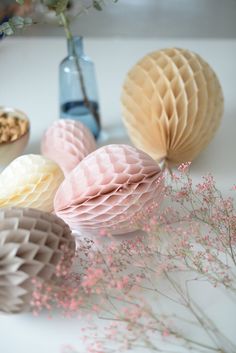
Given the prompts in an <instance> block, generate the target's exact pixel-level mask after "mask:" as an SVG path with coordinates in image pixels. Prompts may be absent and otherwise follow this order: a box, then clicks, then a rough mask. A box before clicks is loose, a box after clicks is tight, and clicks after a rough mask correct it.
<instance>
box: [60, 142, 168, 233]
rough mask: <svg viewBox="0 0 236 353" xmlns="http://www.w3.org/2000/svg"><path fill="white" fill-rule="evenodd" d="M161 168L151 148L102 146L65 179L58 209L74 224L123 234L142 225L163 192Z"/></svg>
mask: <svg viewBox="0 0 236 353" xmlns="http://www.w3.org/2000/svg"><path fill="white" fill-rule="evenodd" d="M161 176H162V173H161V170H160V168H159V166H158V164H157V163H156V162H155V161H154V160H153V159H152V158H151V157H150V156H148V155H147V154H146V153H144V152H142V151H139V150H137V149H136V148H135V147H131V146H127V145H108V146H104V147H101V148H99V149H98V150H96V151H95V152H93V153H91V154H90V155H89V156H87V157H85V159H83V160H82V162H81V163H80V164H79V165H78V166H77V167H76V168H75V169H74V170H73V171H72V172H71V173H70V174H69V175H68V176H67V177H66V178H65V180H64V182H63V183H62V184H61V186H60V188H59V189H58V191H57V193H56V196H55V201H54V205H55V212H56V214H57V215H58V216H60V217H61V218H62V219H64V221H65V222H67V223H68V224H69V225H70V226H71V228H72V229H75V230H83V231H85V230H87V231H93V230H94V231H96V232H97V231H98V230H99V229H105V230H107V231H109V232H110V233H111V234H121V233H125V232H129V231H133V230H136V229H138V228H139V225H140V223H139V222H140V221H141V220H142V219H140V218H142V217H143V214H145V217H147V214H146V213H145V212H146V211H147V210H148V209H150V208H151V207H153V206H154V205H155V206H156V205H159V203H160V202H161V199H162V196H163V180H162V177H161Z"/></svg>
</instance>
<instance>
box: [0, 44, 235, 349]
mask: <svg viewBox="0 0 236 353" xmlns="http://www.w3.org/2000/svg"><path fill="white" fill-rule="evenodd" d="M169 46H177V47H183V48H188V49H191V50H194V51H196V52H198V53H199V54H200V55H201V56H202V57H203V58H205V60H207V61H208V62H209V63H210V64H211V66H212V67H213V68H214V70H215V71H216V73H217V74H218V77H219V79H220V81H221V84H222V88H223V91H224V96H225V114H224V118H223V121H222V124H221V127H220V129H219V131H218V132H217V135H216V137H215V138H214V140H213V141H212V142H211V143H210V144H209V146H208V147H207V149H206V150H205V151H204V152H203V153H202V154H201V156H200V157H199V158H197V159H196V161H195V162H194V163H193V165H192V175H193V177H194V178H195V179H196V180H197V179H199V178H200V176H201V175H203V174H204V173H206V172H212V173H213V174H214V176H215V177H216V180H217V183H218V186H219V187H220V189H221V190H222V191H223V192H224V193H225V194H226V193H228V190H229V189H230V188H231V186H232V185H233V184H236V138H235V134H236V89H235V83H236V69H235V57H236V40H220V41H219V40H184V39H181V40H180V39H178V40H176V39H174V40H171V39H168V40H157V39H156V40H155V39H152V40H146V39H145V40H137V39H135V40H133V39H126V40H123V39H122V40H120V39H96V40H95V39H94V40H93V39H88V40H86V42H85V50H86V52H87V54H88V55H90V56H91V57H92V58H93V60H94V62H95V63H96V70H97V79H98V86H99V93H100V102H101V111H102V119H103V120H102V121H103V125H104V127H105V129H108V130H109V129H110V130H111V131H112V135H111V136H112V137H111V138H110V139H108V140H107V141H106V142H125V141H128V139H127V137H126V134H125V131H124V129H123V127H122V125H121V114H120V103H119V97H120V92H121V85H122V82H123V80H124V76H125V74H126V72H127V71H128V69H129V68H130V67H131V66H132V65H133V64H134V63H135V62H136V61H137V60H138V59H139V58H141V57H142V56H143V55H145V54H146V53H148V52H150V51H153V50H156V49H160V48H163V47H169ZM65 54H66V45H65V41H64V39H62V38H27V39H24V38H20V39H19V38H17V39H16V38H11V39H8V40H4V41H2V42H0V77H1V84H0V105H5V106H11V107H16V108H18V109H21V110H23V111H25V112H26V113H27V114H28V116H29V118H30V120H31V139H30V144H29V147H28V148H27V152H32V153H38V152H39V141H40V137H41V135H42V133H43V131H44V130H45V128H46V127H47V126H48V125H50V124H51V123H52V121H53V120H55V119H57V118H58V117H59V116H58V111H59V109H58V65H59V62H60V60H61V59H62V58H63V57H64V56H65ZM205 305H206V307H210V308H211V310H212V311H213V312H214V309H216V308H217V310H218V303H217V299H216V298H215V300H214V298H212V297H211V296H210V295H209V298H208V296H207V293H206V295H205ZM231 310H232V308H230V307H225V308H224V310H221V314H220V315H221V325H223V326H224V325H229V323H227V316H228V315H227V312H230V311H231ZM235 317H236V315H235ZM101 324H102V323H101ZM232 325H233V326H232ZM82 326H83V323H82V322H80V321H79V320H76V319H75V320H71V319H63V318H61V317H58V316H56V318H54V319H52V320H48V319H47V316H45V315H43V316H40V317H39V318H34V317H33V316H32V315H31V314H20V315H16V316H4V315H3V316H0V352H1V353H59V352H61V348H62V346H63V345H64V344H72V345H74V346H75V347H77V348H78V352H80V353H84V352H85V349H84V348H83V346H82V343H81V332H80V328H81V327H82ZM234 327H236V322H234V323H233V322H231V324H230V327H229V330H231V331H232V332H231V334H232V335H233V333H234ZM183 352H184V351H183ZM181 353H182V352H181Z"/></svg>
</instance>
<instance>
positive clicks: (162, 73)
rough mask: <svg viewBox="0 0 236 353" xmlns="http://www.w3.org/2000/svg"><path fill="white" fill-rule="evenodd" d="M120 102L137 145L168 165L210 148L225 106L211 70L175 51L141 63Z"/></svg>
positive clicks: (187, 53) (153, 55)
mask: <svg viewBox="0 0 236 353" xmlns="http://www.w3.org/2000/svg"><path fill="white" fill-rule="evenodd" d="M121 100H122V112H123V118H124V123H125V126H126V128H127V130H128V133H129V136H130V138H131V140H132V142H133V143H134V145H135V146H136V147H137V148H140V149H142V150H143V151H145V152H146V153H148V154H149V155H151V157H152V158H154V159H155V160H157V161H161V160H164V161H165V162H166V163H167V164H169V165H178V164H180V163H182V162H189V161H192V160H193V159H194V158H195V157H196V156H197V155H198V154H199V153H200V152H201V151H202V150H203V149H204V148H205V147H206V146H207V144H208V143H209V142H210V140H211V139H212V138H213V136H214V134H215V132H216V130H217V128H218V126H219V124H220V121H221V118H222V114H223V107H224V103H223V94H222V89H221V86H220V83H219V80H218V78H217V76H216V74H215V72H214V71H213V70H212V68H211V67H210V66H209V65H208V63H207V62H206V61H204V60H203V59H202V58H201V57H200V56H199V55H198V54H196V53H193V52H191V51H189V50H185V49H177V48H171V49H163V50H160V51H156V52H153V53H151V54H148V55H146V56H145V57H144V58H143V59H141V60H140V61H139V62H138V63H137V64H136V65H135V66H134V67H133V68H132V69H131V70H130V71H129V72H128V74H127V76H126V79H125V82H124V85H123V91H122V98H121Z"/></svg>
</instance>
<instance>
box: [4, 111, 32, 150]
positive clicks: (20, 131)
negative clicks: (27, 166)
mask: <svg viewBox="0 0 236 353" xmlns="http://www.w3.org/2000/svg"><path fill="white" fill-rule="evenodd" d="M28 130H29V122H28V120H26V119H21V118H19V117H17V116H12V115H8V114H7V113H2V114H1V115H0V143H3V142H4V143H6V142H12V141H15V140H17V139H18V138H19V137H21V136H23V135H24V134H25V133H26V132H27V131H28Z"/></svg>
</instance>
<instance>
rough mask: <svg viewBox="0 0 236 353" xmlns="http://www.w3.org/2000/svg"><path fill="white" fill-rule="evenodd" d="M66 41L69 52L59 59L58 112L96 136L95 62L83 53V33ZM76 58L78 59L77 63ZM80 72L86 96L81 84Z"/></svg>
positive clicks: (97, 111)
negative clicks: (81, 124)
mask: <svg viewBox="0 0 236 353" xmlns="http://www.w3.org/2000/svg"><path fill="white" fill-rule="evenodd" d="M72 41H73V42H72ZM67 45H68V56H67V57H66V58H65V59H64V60H63V61H62V62H61V64H60V72H59V81H60V82H59V84H60V116H61V118H63V119H74V120H78V121H80V122H82V123H83V124H84V125H86V126H87V127H88V128H89V129H90V131H91V132H92V133H93V135H94V137H95V138H98V136H99V133H100V130H101V125H100V115H99V103H98V94H97V84H96V78H95V71H94V64H93V62H92V61H91V60H90V59H89V58H88V57H87V56H86V55H85V54H84V51H83V39H82V37H73V39H72V40H68V41H67ZM75 53H76V55H75ZM76 56H77V58H76ZM76 60H78V61H79V67H78V62H77V63H76ZM80 69H81V71H80ZM81 75H82V79H83V83H84V86H83V87H84V90H85V92H86V97H87V98H88V99H87V100H86V99H85V95H84V93H83V89H82V85H81Z"/></svg>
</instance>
